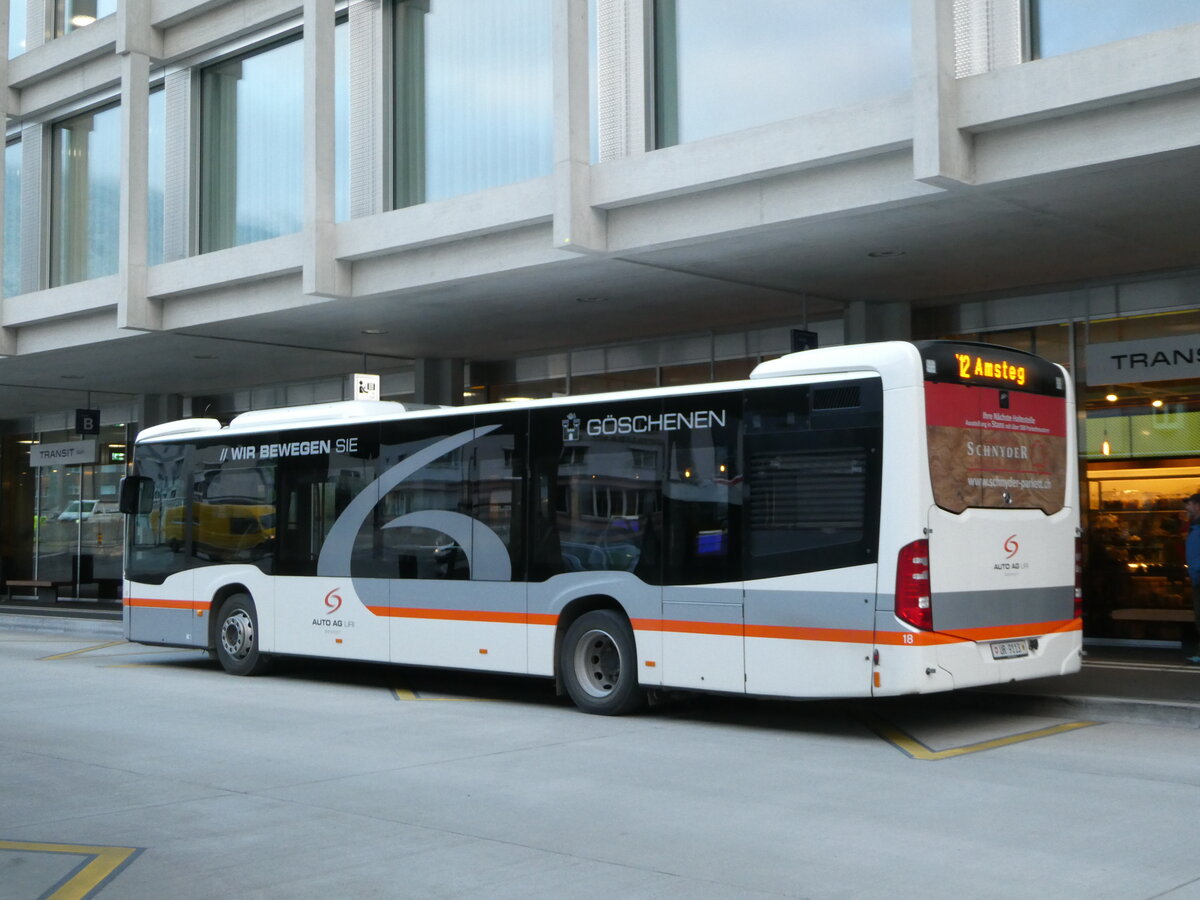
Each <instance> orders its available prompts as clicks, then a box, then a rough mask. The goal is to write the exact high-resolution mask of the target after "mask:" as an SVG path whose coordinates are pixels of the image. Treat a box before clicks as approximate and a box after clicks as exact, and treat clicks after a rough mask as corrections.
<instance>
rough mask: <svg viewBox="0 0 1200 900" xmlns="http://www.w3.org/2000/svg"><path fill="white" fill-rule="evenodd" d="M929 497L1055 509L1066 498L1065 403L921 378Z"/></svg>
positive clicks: (945, 504)
mask: <svg viewBox="0 0 1200 900" xmlns="http://www.w3.org/2000/svg"><path fill="white" fill-rule="evenodd" d="M925 410H926V427H927V432H928V440H929V474H930V477H931V479H932V481H933V494H934V500H935V502H936V503H937V505H938V506H940V507H941V508H942V509H945V510H948V511H950V512H954V513H960V512H962V511H963V510H965V509H967V508H969V507H983V508H1014V509H1040V510H1042V511H1043V512H1045V513H1046V514H1048V515H1049V514H1052V513H1055V512H1058V511H1059V510H1060V509H1062V507H1063V503H1064V501H1065V498H1066V471H1067V435H1066V427H1067V422H1066V404H1065V401H1064V400H1063V398H1061V397H1051V396H1045V395H1042V394H1033V393H1027V392H1024V391H1010V390H1005V389H1003V388H993V387H982V386H974V385H972V386H968V385H963V384H953V383H946V382H941V383H939V382H926V384H925Z"/></svg>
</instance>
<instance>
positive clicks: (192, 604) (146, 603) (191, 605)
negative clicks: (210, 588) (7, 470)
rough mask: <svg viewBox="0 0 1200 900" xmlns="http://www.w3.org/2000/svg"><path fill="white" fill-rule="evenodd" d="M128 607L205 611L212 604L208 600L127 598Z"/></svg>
mask: <svg viewBox="0 0 1200 900" xmlns="http://www.w3.org/2000/svg"><path fill="white" fill-rule="evenodd" d="M125 605H126V606H134V607H140V608H142V609H195V610H205V609H208V608H209V607H210V606H211V605H212V604H211V603H209V602H208V601H206V600H163V599H159V598H157V597H126V598H125Z"/></svg>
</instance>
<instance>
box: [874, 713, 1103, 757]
mask: <svg viewBox="0 0 1200 900" xmlns="http://www.w3.org/2000/svg"><path fill="white" fill-rule="evenodd" d="M862 722H863V724H864V725H866V726H867V727H868V728H870V729H871V730H872V731H873V732H875V733H876V734H877V735H879V736H880V737H881V738H883V739H884V740H885V741H887V742H888V743H889V744H892V745H893V746H895V747H897V748H899V749H900V750H901V751H903V752H904V753H906V754H908V755H909V756H910V757H912V758H913V759H924V760H939V759H951V758H952V757H955V756H965V755H966V754H968V753H980V752H982V751H984V750H995V749H996V748H997V747H1007V746H1009V745H1011V744H1020V743H1022V742H1024V741H1033V740H1037V739H1038V738H1044V737H1050V736H1051V735H1055V734H1064V733H1065V732H1068V731H1075V730H1076V729H1079V728H1090V727H1091V726H1093V725H1099V724H1100V723H1099V722H1066V723H1064V724H1062V725H1052V726H1050V727H1049V728H1038V729H1036V730H1034V731H1024V732H1021V733H1020V734H1011V735H1008V736H1006V737H1000V738H993V739H992V740H989V741H979V742H977V743H974V744H964V745H963V746H961V747H950V748H948V749H946V750H934V749H933V748H931V747H928V746H926V745H925V744H923V743H921V742H920V741H918V740H917V739H916V738H915V737H913V736H912V735H910V734H907V733H905V732H904V731H901V730H900V729H899V728H897V727H895V726H894V725H890V724H888V723H887V722H884V721H882V720H880V719H872V718H864V719H863V720H862Z"/></svg>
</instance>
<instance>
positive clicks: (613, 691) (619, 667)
mask: <svg viewBox="0 0 1200 900" xmlns="http://www.w3.org/2000/svg"><path fill="white" fill-rule="evenodd" d="M559 672H560V673H561V674H562V680H563V684H564V686H565V687H566V689H567V693H568V694H569V695H570V697H571V700H572V701H573V702H574V703H575V705H576V706H577V707H579V709H581V710H582V711H583V712H586V713H592V714H593V715H600V716H619V715H623V714H624V713H628V712H633V711H634V710H635V709H639V708H641V707H642V706H644V705H645V704H646V692H645V691H644V690H642V688H641V685H639V684H638V680H637V650H636V647H635V645H634V641H633V629H632V628H631V627H630V626H629V620H628V619H626V618H625V617H624V616H623V615H621V614H620V613H617V612H614V611H613V610H611V609H596V610H593V611H591V612H588V613H584V614H583V615H582V616H580V617H579V618H578V619H576V620H575V621H574V622H572V623H571V627H570V628H568V629H567V633H566V636H565V637H564V638H563V642H562V648H561V650H560V651H559Z"/></svg>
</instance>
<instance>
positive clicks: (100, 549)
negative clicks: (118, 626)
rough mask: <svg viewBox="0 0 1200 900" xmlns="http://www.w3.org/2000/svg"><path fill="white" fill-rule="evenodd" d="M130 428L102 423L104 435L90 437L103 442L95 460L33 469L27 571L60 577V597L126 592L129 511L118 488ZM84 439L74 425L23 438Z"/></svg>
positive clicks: (112, 595) (42, 440)
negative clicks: (125, 545) (125, 510)
mask: <svg viewBox="0 0 1200 900" xmlns="http://www.w3.org/2000/svg"><path fill="white" fill-rule="evenodd" d="M129 431H130V429H128V428H127V426H126V425H125V424H120V425H105V426H102V427H101V429H100V435H99V437H98V438H89V439H88V440H94V441H96V443H97V455H96V460H97V461H96V462H95V463H93V464H89V465H80V466H61V465H51V466H42V467H37V468H32V469H31V470H30V471H31V473H32V475H33V479H34V483H35V490H34V497H33V520H34V524H33V534H32V538H33V541H32V557H33V565H32V567H31V569H29V570H27V571H26V572H25V576H26V577H30V576H31V577H36V578H38V579H40V580H45V581H55V582H59V588H58V593H59V596H60V597H63V598H67V597H72V596H74V597H81V598H88V599H101V600H116V599H118V598H119V597H120V589H121V552H122V547H123V535H124V517H123V516H122V515H121V513H120V511H119V510H118V508H117V491H118V486H119V484H120V481H121V477H122V476H123V475H124V474H125V471H126V461H127V459H128V440H129ZM80 440H81V438H80V437H79V436H78V435H77V434H75V433H74V432H73V431H53V432H42V433H40V434H39V435H37V436H36V438H33V439H32V440H28V439H27V440H22V441H21V442H20V443H21V444H22V445H24V446H33V445H34V444H35V443H41V444H49V443H74V442H78V441H80ZM26 462H28V460H26Z"/></svg>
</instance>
